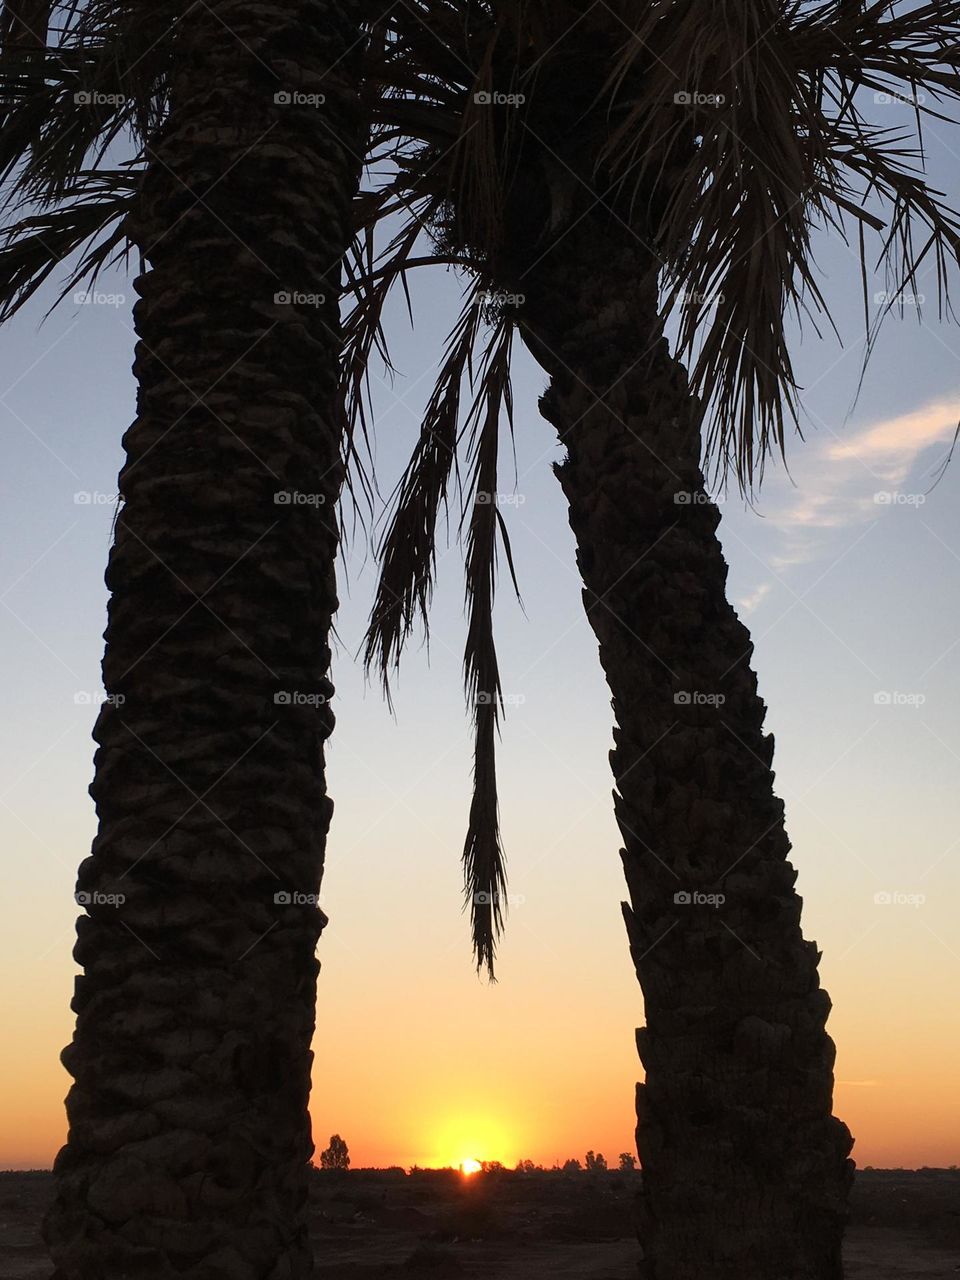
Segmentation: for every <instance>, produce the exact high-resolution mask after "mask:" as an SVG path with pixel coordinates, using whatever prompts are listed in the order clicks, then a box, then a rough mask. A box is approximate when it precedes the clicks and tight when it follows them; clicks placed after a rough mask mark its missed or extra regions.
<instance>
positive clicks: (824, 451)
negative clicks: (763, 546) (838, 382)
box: [766, 396, 960, 569]
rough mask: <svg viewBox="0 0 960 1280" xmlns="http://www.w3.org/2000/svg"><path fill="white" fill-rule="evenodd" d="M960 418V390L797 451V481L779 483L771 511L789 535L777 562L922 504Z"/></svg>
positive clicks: (810, 555) (810, 554)
mask: <svg viewBox="0 0 960 1280" xmlns="http://www.w3.org/2000/svg"><path fill="white" fill-rule="evenodd" d="M958 421H960V396H954V397H949V398H943V399H938V400H934V401H931V402H930V403H929V404H926V405H923V406H921V407H920V408H919V409H915V410H912V411H911V412H910V413H904V414H900V415H899V416H898V417H894V418H885V419H883V420H881V421H880V422H874V423H871V424H869V425H868V426H865V427H862V428H860V429H859V430H857V431H855V432H854V433H853V434H852V435H850V436H849V437H847V438H845V439H842V440H841V439H836V438H834V439H831V440H828V441H820V442H816V443H811V444H808V445H807V447H806V449H805V450H802V451H800V452H798V454H796V455H795V463H794V471H795V487H793V488H792V489H788V488H787V487H786V484H785V483H784V484H783V485H782V486H778V488H779V490H780V495H778V497H775V498H774V501H773V503H772V505H771V507H770V508H768V510H767V512H766V515H767V518H768V519H769V521H770V522H771V524H772V525H773V526H774V527H775V528H776V529H777V530H778V531H779V532H780V534H781V535H782V541H781V546H780V547H779V548H778V551H777V553H776V554H775V555H774V556H773V557H772V560H771V563H772V565H773V567H774V568H776V569H782V568H785V567H787V566H789V565H796V564H806V563H810V562H811V561H814V560H817V559H819V558H820V557H821V555H822V553H823V547H824V543H825V541H827V540H828V538H829V535H830V533H831V532H833V531H836V530H840V529H847V528H856V527H860V526H864V525H866V524H869V523H870V522H871V521H874V520H878V519H881V518H882V517H883V516H884V515H885V514H886V513H887V512H889V510H890V508H891V507H896V506H904V505H911V506H921V505H922V504H923V501H924V498H925V493H926V491H927V490H929V489H930V488H931V486H932V484H933V480H934V478H935V473H936V469H937V463H939V462H941V461H942V460H943V459H944V458H945V457H946V454H947V450H948V449H949V447H950V445H951V443H952V442H953V439H954V435H955V433H956V430H957V423H958ZM934 446H939V449H938V454H937V455H936V456H935V457H933V458H931V459H930V463H931V465H930V466H929V467H928V469H927V471H926V472H925V473H924V474H923V475H922V476H916V474H915V473H916V471H917V464H918V460H919V459H920V456H921V455H922V454H925V453H926V452H927V451H928V450H930V449H931V448H932V447H934ZM911 477H913V479H912V480H911ZM908 481H909V482H910V483H909V484H908ZM904 486H906V487H907V489H908V490H909V491H908V492H904Z"/></svg>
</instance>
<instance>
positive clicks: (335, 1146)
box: [320, 1133, 350, 1173]
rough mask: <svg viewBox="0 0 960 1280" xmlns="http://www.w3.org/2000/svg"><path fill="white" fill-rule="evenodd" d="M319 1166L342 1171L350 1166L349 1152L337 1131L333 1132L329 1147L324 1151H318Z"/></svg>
mask: <svg viewBox="0 0 960 1280" xmlns="http://www.w3.org/2000/svg"><path fill="white" fill-rule="evenodd" d="M320 1168H321V1169H336V1170H339V1171H340V1172H342V1173H345V1172H346V1171H347V1170H348V1169H349V1168H350V1152H349V1151H348V1149H347V1144H346V1143H345V1142H344V1140H343V1139H342V1138H341V1137H340V1135H339V1133H335V1134H333V1135H332V1137H331V1138H330V1145H329V1147H327V1149H326V1151H321V1152H320Z"/></svg>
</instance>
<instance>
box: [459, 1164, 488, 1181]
mask: <svg viewBox="0 0 960 1280" xmlns="http://www.w3.org/2000/svg"><path fill="white" fill-rule="evenodd" d="M482 1168H483V1166H482V1165H481V1163H480V1161H479V1160H462V1161H461V1162H460V1172H461V1173H462V1174H463V1175H464V1177H466V1178H469V1177H470V1175H471V1174H473V1173H479V1172H480V1170H481V1169H482Z"/></svg>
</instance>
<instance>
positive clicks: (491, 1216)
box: [0, 1170, 960, 1280]
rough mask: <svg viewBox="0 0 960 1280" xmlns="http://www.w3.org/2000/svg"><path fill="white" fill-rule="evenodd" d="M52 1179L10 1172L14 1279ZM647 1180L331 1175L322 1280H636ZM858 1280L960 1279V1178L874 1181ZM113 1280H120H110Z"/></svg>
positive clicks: (855, 1267) (32, 1256) (35, 1256)
mask: <svg viewBox="0 0 960 1280" xmlns="http://www.w3.org/2000/svg"><path fill="white" fill-rule="evenodd" d="M50 1189H51V1181H50V1175H49V1174H45V1173H0V1277H2V1280H47V1278H48V1277H49V1275H50V1265H49V1263H48V1262H47V1260H46V1258H45V1256H44V1251H43V1246H42V1244H41V1243H40V1240H39V1235H38V1229H39V1224H40V1219H41V1217H42V1215H43V1211H44V1208H45V1206H46V1203H47V1200H48V1198H49V1196H50ZM634 1190H635V1184H634V1180H633V1178H631V1177H623V1176H621V1175H619V1174H616V1173H609V1174H606V1175H601V1176H599V1177H597V1176H592V1175H587V1174H582V1175H579V1176H577V1175H573V1176H567V1175H562V1174H551V1173H546V1174H544V1173H540V1174H537V1173H532V1174H510V1173H507V1174H488V1175H478V1176H477V1177H475V1178H473V1179H471V1180H469V1181H466V1182H465V1181H464V1180H463V1179H461V1178H460V1176H459V1175H458V1174H452V1175H451V1174H447V1173H430V1172H425V1173H417V1174H412V1175H409V1176H406V1177H405V1176H403V1175H402V1174H399V1175H397V1174H392V1173H389V1172H387V1173H377V1172H369V1173H368V1172H365V1171H357V1172H353V1173H349V1174H347V1175H346V1176H342V1175H336V1174H324V1175H319V1174H318V1175H317V1178H316V1182H315V1186H314V1192H313V1206H312V1217H313V1228H314V1243H315V1251H316V1256H317V1262H318V1270H317V1280H390V1278H391V1277H393V1278H394V1280H456V1278H457V1277H471V1276H476V1277H479V1276H483V1277H489V1280H539V1278H540V1277H544V1278H545V1280H546V1278H547V1277H549V1278H550V1280H635V1277H636V1258H637V1245H636V1240H635V1237H634V1234H633V1227H632V1224H631V1204H632V1198H633V1192H634ZM846 1256H847V1278H848V1280H947V1277H949V1278H950V1280H956V1277H957V1275H958V1274H960V1173H958V1172H955V1171H940V1170H922V1171H919V1172H916V1173H913V1172H903V1171H896V1172H873V1171H866V1172H862V1173H861V1174H860V1175H859V1177H858V1180H857V1186H856V1190H855V1193H854V1213H853V1223H852V1225H851V1228H850V1232H849V1236H848V1243H847V1250H846ZM104 1280H107V1278H106V1277H104Z"/></svg>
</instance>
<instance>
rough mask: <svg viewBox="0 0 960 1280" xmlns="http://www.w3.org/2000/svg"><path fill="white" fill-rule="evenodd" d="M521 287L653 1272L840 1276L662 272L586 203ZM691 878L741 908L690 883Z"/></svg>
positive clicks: (814, 1068) (741, 698)
mask: <svg viewBox="0 0 960 1280" xmlns="http://www.w3.org/2000/svg"><path fill="white" fill-rule="evenodd" d="M519 287H522V288H523V290H524V292H525V293H526V295H527V298H528V303H527V307H526V326H527V329H526V338H527V341H528V344H529V345H530V347H531V349H532V350H533V352H534V354H535V355H536V356H537V358H538V359H539V360H540V362H541V363H542V364H543V365H544V367H545V368H546V369H547V371H548V372H549V374H550V375H551V378H550V385H549V389H548V390H547V392H546V394H545V396H544V397H543V400H542V410H543V412H544V414H545V416H546V417H547V418H548V419H549V421H550V422H551V423H552V424H553V425H554V426H555V427H556V429H557V431H558V434H559V436H560V439H561V441H562V442H563V444H564V445H565V446H566V448H567V450H568V457H567V459H566V460H565V461H564V462H563V463H562V464H561V465H560V466H559V467H558V469H557V470H558V475H559V478H560V482H561V484H562V486H563V490H564V493H565V494H566V496H567V499H568V501H569V504H570V523H571V526H572V528H573V531H574V534H575V535H576V539H577V546H578V562H579V565H580V569H581V572H582V575H583V580H584V583H585V591H584V603H585V606H586V611H587V615H588V617H589V620H590V624H591V626H592V627H593V629H594V632H595V633H596V636H597V638H598V640H599V642H600V658H601V662H602V664H603V669H604V671H605V673H606V677H607V681H608V684H609V686H610V689H611V691H612V693H613V708H614V713H615V717H616V725H617V727H616V730H615V734H614V738H615V743H616V747H615V750H614V751H613V752H612V755H611V760H612V765H613V772H614V775H615V778H616V786H617V794H616V795H615V800H616V810H617V817H618V820H619V824H620V829H621V832H622V836H623V841H624V849H623V851H622V858H623V863H624V869H625V873H626V879H627V885H628V888H629V896H630V905H629V906H627V905H626V904H625V905H624V915H625V919H626V923H627V930H628V933H629V939H630V950H631V955H632V957H633V960H634V964H635V966H636V970H637V976H638V979H639V981H640V985H641V987H642V988H643V994H644V1004H645V1011H646V1020H647V1025H646V1026H645V1027H643V1028H641V1029H640V1030H639V1031H638V1032H637V1045H638V1049H639V1053H640V1057H641V1060H642V1062H643V1065H644V1068H645V1073H646V1080H645V1083H644V1084H640V1085H638V1086H637V1144H638V1151H639V1155H640V1159H641V1162H642V1165H643V1193H642V1197H641V1214H640V1224H639V1227H640V1236H641V1243H642V1246H643V1250H644V1262H643V1264H642V1271H643V1274H644V1276H645V1277H646V1280H707V1277H709V1280H836V1278H837V1277H839V1276H840V1275H841V1274H842V1264H841V1257H840V1246H841V1237H842V1232H843V1224H844V1221H845V1203H846V1197H847V1193H848V1189H849V1184H850V1180H851V1178H852V1170H853V1164H852V1161H849V1160H848V1159H847V1157H848V1155H849V1152H850V1149H851V1145H852V1143H851V1139H850V1135H849V1133H848V1131H847V1129H846V1127H845V1126H844V1125H843V1124H842V1123H841V1122H840V1121H838V1120H835V1119H833V1118H832V1117H831V1106H832V1088H833V1062H834V1046H833V1043H832V1041H831V1040H830V1037H829V1036H828V1035H827V1032H826V1030H825V1025H824V1024H825V1022H826V1018H827V1015H828V1012H829V1009H830V1001H829V998H828V996H827V994H826V992H824V991H823V990H822V989H821V988H820V986H819V981H818V975H817V963H818V960H819V953H818V951H817V948H816V945H815V943H813V942H808V941H805V940H804V938H803V935H802V933H801V930H800V907H801V900H800V898H799V897H798V896H797V894H796V892H795V891H794V881H795V879H796V872H795V871H794V869H793V868H792V866H791V865H790V863H789V862H788V861H787V854H788V852H789V848H790V845H789V841H788V839H787V835H786V832H785V829H784V810H783V804H782V802H781V801H780V800H778V799H777V798H776V796H775V794H774V791H773V780H774V775H773V773H772V771H771V768H770V765H771V760H772V755H773V739H772V737H771V736H769V735H766V734H764V731H763V718H764V712H765V707H764V704H763V702H762V701H761V700H760V698H759V697H758V695H757V684H756V678H755V676H754V674H753V672H752V671H751V669H750V658H751V654H752V644H751V642H750V637H749V633H748V632H747V629H746V628H745V627H744V626H743V624H742V623H741V622H740V621H739V619H738V618H737V616H736V614H735V612H734V610H733V608H732V607H731V605H730V604H729V603H728V602H727V599H726V594H725V585H726V577H727V568H726V564H725V562H724V560H723V556H722V553H721V548H720V544H719V542H718V539H717V535H716V530H717V525H718V523H719V514H718V511H717V508H716V507H715V506H714V505H713V504H712V503H710V502H709V501H708V500H707V498H706V495H705V493H704V486H703V475H702V473H701V470H700V465H699V458H700V437H699V432H698V430H697V428H696V426H695V425H694V419H695V414H694V412H693V409H694V406H693V403H692V401H691V398H690V395H689V393H688V389H687V383H686V377H685V374H684V371H683V369H682V367H681V366H680V365H679V364H678V363H677V362H676V361H674V360H673V359H672V358H671V356H670V354H669V350H668V345H667V342H666V340H665V338H664V337H663V336H662V333H661V326H660V325H659V323H658V321H657V318H656V312H657V308H656V291H655V273H654V272H653V270H652V269H651V264H650V260H649V257H648V255H647V254H646V252H645V251H644V250H643V248H642V247H641V246H640V244H639V242H638V241H637V240H636V238H635V237H633V236H632V235H631V234H630V233H629V232H628V231H627V230H626V229H625V228H624V226H623V224H622V223H620V222H619V221H617V220H616V219H613V218H610V219H607V220H602V219H601V218H600V217H599V216H598V215H597V214H596V213H594V214H593V215H591V216H590V217H589V218H586V219H584V220H583V221H582V222H581V223H580V224H579V225H578V227H577V228H576V229H575V230H574V231H573V232H572V233H570V234H568V235H567V236H565V237H562V238H561V240H560V241H559V243H558V247H557V248H556V249H554V250H553V251H552V252H551V253H549V254H548V255H547V256H546V257H545V258H544V259H542V260H541V261H540V263H539V264H538V265H537V266H536V268H535V269H534V270H533V271H532V272H531V273H529V274H528V275H526V277H525V278H524V279H523V282H522V285H521V286H519ZM720 698H722V699H724V701H723V702H722V704H721V703H720V702H719V699H720ZM695 894H701V895H723V896H724V899H725V901H724V902H723V903H722V905H716V904H715V903H714V904H711V903H709V902H706V901H703V902H699V903H698V902H696V901H686V900H685V899H684V897H683V895H690V896H691V897H692V896H693V895H695Z"/></svg>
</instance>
